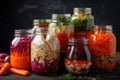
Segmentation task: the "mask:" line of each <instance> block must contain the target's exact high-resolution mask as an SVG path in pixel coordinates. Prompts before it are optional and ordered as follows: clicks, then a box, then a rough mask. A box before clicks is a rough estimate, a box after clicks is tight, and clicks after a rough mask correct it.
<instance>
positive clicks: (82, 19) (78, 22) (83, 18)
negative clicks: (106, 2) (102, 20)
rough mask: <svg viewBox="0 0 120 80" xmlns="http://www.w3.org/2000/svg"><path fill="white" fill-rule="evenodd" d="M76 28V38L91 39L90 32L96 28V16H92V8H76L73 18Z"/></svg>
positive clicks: (74, 34)
mask: <svg viewBox="0 0 120 80" xmlns="http://www.w3.org/2000/svg"><path fill="white" fill-rule="evenodd" d="M71 23H72V25H73V26H74V33H73V34H72V35H73V36H75V37H89V34H90V30H91V29H92V27H93V26H94V16H93V15H92V14H91V8H74V12H73V15H72V18H71Z"/></svg>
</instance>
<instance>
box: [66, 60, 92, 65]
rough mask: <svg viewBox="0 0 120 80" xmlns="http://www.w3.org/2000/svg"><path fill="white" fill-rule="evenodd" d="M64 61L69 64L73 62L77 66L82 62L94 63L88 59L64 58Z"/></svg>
mask: <svg viewBox="0 0 120 80" xmlns="http://www.w3.org/2000/svg"><path fill="white" fill-rule="evenodd" d="M64 61H65V63H67V64H73V65H76V66H81V65H82V64H89V63H92V62H91V61H87V60H69V59H64Z"/></svg>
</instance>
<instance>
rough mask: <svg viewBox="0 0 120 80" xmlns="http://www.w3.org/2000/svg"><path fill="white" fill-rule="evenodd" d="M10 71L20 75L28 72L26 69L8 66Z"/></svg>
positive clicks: (25, 74)
mask: <svg viewBox="0 0 120 80" xmlns="http://www.w3.org/2000/svg"><path fill="white" fill-rule="evenodd" d="M10 72H11V73H14V74H18V75H21V76H27V75H29V74H30V72H29V71H27V70H23V69H16V68H10Z"/></svg>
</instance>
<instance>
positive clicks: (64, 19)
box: [57, 16, 69, 25]
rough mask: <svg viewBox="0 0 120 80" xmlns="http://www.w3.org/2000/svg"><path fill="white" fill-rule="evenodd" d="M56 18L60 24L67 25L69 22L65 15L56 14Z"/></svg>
mask: <svg viewBox="0 0 120 80" xmlns="http://www.w3.org/2000/svg"><path fill="white" fill-rule="evenodd" d="M57 19H58V22H59V24H60V25H68V24H69V20H68V19H67V18H66V17H65V16H58V17H57Z"/></svg>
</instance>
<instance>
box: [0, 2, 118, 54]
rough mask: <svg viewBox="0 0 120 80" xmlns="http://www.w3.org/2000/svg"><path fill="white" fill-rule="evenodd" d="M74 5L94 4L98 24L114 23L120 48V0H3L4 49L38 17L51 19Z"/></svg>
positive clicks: (0, 46)
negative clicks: (16, 34) (19, 31)
mask: <svg viewBox="0 0 120 80" xmlns="http://www.w3.org/2000/svg"><path fill="white" fill-rule="evenodd" d="M74 7H91V8H92V14H93V15H94V17H95V24H110V25H112V26H113V32H114V34H115V36H116V38H117V51H120V45H119V44H120V4H119V2H118V1H117V0H3V1H2V0H1V1H0V28H1V29H0V52H9V45H10V42H11V41H12V39H13V37H14V30H15V29H19V28H32V21H33V19H35V18H51V14H52V13H71V14H73V8H74Z"/></svg>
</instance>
